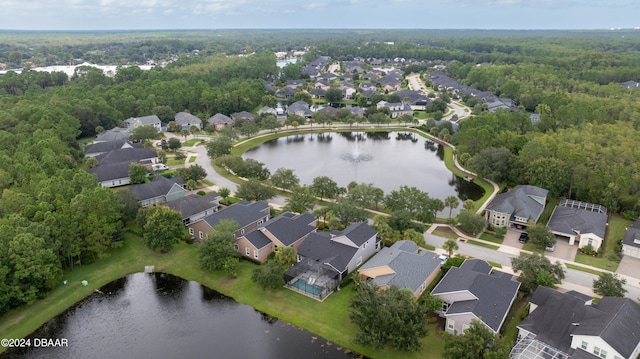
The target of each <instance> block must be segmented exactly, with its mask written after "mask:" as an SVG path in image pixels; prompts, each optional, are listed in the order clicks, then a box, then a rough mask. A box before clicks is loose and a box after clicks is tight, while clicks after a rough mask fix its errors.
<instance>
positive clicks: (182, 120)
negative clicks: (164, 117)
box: [174, 112, 202, 130]
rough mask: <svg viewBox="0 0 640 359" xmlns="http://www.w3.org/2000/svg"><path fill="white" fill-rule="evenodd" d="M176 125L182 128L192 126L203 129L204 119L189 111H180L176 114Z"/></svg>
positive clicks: (186, 128)
mask: <svg viewBox="0 0 640 359" xmlns="http://www.w3.org/2000/svg"><path fill="white" fill-rule="evenodd" d="M174 119H175V123H176V127H178V128H179V129H180V130H191V127H192V126H196V127H197V128H198V129H199V130H201V129H202V120H201V119H199V118H198V117H196V116H194V115H192V114H190V113H188V112H178V113H176V115H175V116H174Z"/></svg>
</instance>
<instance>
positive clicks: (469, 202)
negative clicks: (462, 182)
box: [462, 199, 476, 211]
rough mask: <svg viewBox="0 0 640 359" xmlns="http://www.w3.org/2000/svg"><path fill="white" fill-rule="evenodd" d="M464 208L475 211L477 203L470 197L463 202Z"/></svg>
mask: <svg viewBox="0 0 640 359" xmlns="http://www.w3.org/2000/svg"><path fill="white" fill-rule="evenodd" d="M462 208H464V209H466V210H467V211H473V210H474V209H476V204H475V203H474V202H473V200H472V199H468V200H466V201H464V203H462Z"/></svg>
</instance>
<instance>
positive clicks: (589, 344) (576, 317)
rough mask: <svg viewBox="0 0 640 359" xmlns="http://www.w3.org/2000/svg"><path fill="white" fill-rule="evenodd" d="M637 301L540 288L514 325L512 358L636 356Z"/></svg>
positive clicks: (639, 345) (639, 331)
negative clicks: (521, 317) (594, 298)
mask: <svg viewBox="0 0 640 359" xmlns="http://www.w3.org/2000/svg"><path fill="white" fill-rule="evenodd" d="M638 318H640V306H638V304H636V303H634V302H633V301H632V300H631V299H628V298H616V297H604V298H602V299H600V301H599V302H598V303H597V304H595V303H593V300H592V298H590V297H588V296H585V295H581V294H579V293H576V292H567V293H560V292H558V291H556V290H554V289H551V288H548V287H542V286H541V287H538V288H537V289H536V291H535V292H534V293H533V296H532V297H531V306H530V308H529V315H528V316H527V317H526V318H524V319H523V320H522V322H520V324H519V325H518V342H517V343H516V345H515V346H514V347H513V349H512V350H511V354H510V355H509V358H510V359H529V358H559V359H567V358H576V359H577V358H594V359H595V358H602V359H635V358H637V357H638V355H640V321H639V320H638Z"/></svg>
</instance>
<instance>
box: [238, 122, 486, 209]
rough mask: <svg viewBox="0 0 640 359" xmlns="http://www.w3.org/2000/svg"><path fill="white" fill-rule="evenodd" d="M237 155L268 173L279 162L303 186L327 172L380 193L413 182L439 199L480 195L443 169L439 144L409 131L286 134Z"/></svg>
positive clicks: (477, 188) (343, 181)
mask: <svg viewBox="0 0 640 359" xmlns="http://www.w3.org/2000/svg"><path fill="white" fill-rule="evenodd" d="M243 157H244V158H253V159H255V160H258V161H260V162H263V163H264V164H265V165H266V167H267V168H269V170H270V171H271V173H273V172H274V171H275V170H277V169H278V168H281V167H282V168H288V169H292V170H294V172H295V174H296V175H297V176H298V178H299V179H300V182H301V183H302V184H306V185H309V184H311V183H312V182H313V179H314V178H315V177H318V176H328V177H330V178H332V179H333V180H334V181H336V182H337V183H338V185H339V186H342V187H346V186H347V185H348V184H349V182H351V181H355V182H366V183H373V184H374V185H375V186H377V187H380V188H382V189H383V190H384V191H385V194H388V193H389V192H391V191H392V190H395V189H398V188H399V187H400V186H410V187H417V188H419V189H420V190H422V191H425V192H428V193H429V196H431V197H434V198H440V199H441V200H443V201H444V199H445V198H446V197H448V196H450V195H454V196H456V197H458V198H459V199H460V200H461V202H462V201H465V200H467V199H472V200H478V199H480V198H481V197H482V195H483V194H484V192H483V190H482V188H481V187H480V186H478V185H476V184H474V183H471V182H468V181H465V180H464V179H462V178H459V177H457V176H455V175H454V174H453V173H452V172H451V171H449V170H448V169H447V167H446V166H445V164H444V148H443V147H442V146H441V145H439V144H437V143H435V142H432V141H431V140H428V139H426V138H424V137H421V136H419V135H418V134H416V133H413V132H325V133H319V134H301V135H293V136H286V137H280V138H278V139H275V140H271V141H268V142H265V143H263V144H262V145H259V146H257V147H254V148H252V149H250V150H249V151H247V152H245V154H244V155H243ZM461 207H462V205H460V206H458V208H457V210H459V209H460V208H461ZM457 210H454V211H453V213H454V214H455V213H457ZM448 214H449V209H445V210H444V211H443V212H441V213H439V214H438V215H439V216H448Z"/></svg>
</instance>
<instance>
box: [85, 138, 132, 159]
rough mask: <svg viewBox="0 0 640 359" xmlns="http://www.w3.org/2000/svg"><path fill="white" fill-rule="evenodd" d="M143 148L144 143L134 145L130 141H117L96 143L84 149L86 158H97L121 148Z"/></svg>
mask: <svg viewBox="0 0 640 359" xmlns="http://www.w3.org/2000/svg"><path fill="white" fill-rule="evenodd" d="M134 147H135V148H142V143H139V142H138V143H134V142H131V141H130V140H129V139H126V138H125V139H119V140H115V141H102V142H94V143H93V144H90V145H88V146H87V147H85V148H84V156H85V157H97V156H99V155H101V154H104V153H107V152H109V151H113V150H117V149H120V148H134Z"/></svg>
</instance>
